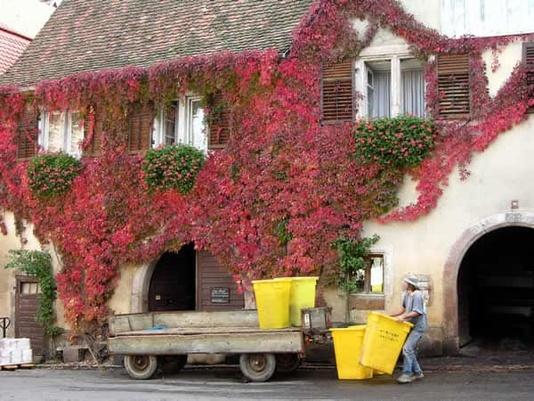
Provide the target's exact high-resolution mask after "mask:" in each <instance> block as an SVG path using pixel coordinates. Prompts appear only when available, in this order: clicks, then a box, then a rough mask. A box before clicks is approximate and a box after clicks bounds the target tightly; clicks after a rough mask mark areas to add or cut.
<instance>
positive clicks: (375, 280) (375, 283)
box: [370, 255, 384, 294]
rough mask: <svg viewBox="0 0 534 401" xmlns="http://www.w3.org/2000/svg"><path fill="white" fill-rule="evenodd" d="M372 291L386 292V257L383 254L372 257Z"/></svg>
mask: <svg viewBox="0 0 534 401" xmlns="http://www.w3.org/2000/svg"><path fill="white" fill-rule="evenodd" d="M370 259H371V283H370V284H371V286H370V289H371V292H373V293H379V294H381V293H383V292H384V257H383V256H382V255H375V256H372V257H371V258H370Z"/></svg>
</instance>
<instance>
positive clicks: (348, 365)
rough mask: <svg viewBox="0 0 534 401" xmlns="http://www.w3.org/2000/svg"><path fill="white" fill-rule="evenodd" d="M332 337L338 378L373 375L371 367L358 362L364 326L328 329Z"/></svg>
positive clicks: (353, 378) (348, 378)
mask: <svg viewBox="0 0 534 401" xmlns="http://www.w3.org/2000/svg"><path fill="white" fill-rule="evenodd" d="M330 331H331V332H332V337H333V339H334V353H335V354H336V368H337V377H338V379H339V380H363V379H370V378H372V377H373V369H371V368H368V367H365V366H363V365H361V364H360V353H361V350H362V343H363V337H364V334H365V326H351V327H347V328H339V329H330Z"/></svg>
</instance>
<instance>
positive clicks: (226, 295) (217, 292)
mask: <svg viewBox="0 0 534 401" xmlns="http://www.w3.org/2000/svg"><path fill="white" fill-rule="evenodd" d="M210 295H211V296H210V300H211V303H212V304H229V303H230V288H228V287H214V288H211V289H210Z"/></svg>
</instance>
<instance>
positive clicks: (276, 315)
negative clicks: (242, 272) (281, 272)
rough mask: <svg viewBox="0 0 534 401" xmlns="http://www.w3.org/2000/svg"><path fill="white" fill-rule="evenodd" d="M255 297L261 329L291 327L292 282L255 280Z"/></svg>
mask: <svg viewBox="0 0 534 401" xmlns="http://www.w3.org/2000/svg"><path fill="white" fill-rule="evenodd" d="M252 285H253V287H254V296H255V297H256V307H257V309H258V320H259V323H260V328H261V329H282V328H285V327H289V293H290V290H291V281H290V280H254V281H252Z"/></svg>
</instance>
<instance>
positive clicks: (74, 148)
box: [69, 112, 84, 155]
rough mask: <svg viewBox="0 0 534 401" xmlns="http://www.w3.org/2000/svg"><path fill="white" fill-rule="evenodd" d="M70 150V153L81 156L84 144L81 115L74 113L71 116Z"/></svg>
mask: <svg viewBox="0 0 534 401" xmlns="http://www.w3.org/2000/svg"><path fill="white" fill-rule="evenodd" d="M70 117H71V118H70V135H71V136H70V150H69V153H70V154H73V155H79V154H80V153H81V145H82V142H83V136H84V135H83V122H82V118H81V116H80V113H78V112H73V113H71V115H70Z"/></svg>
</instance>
